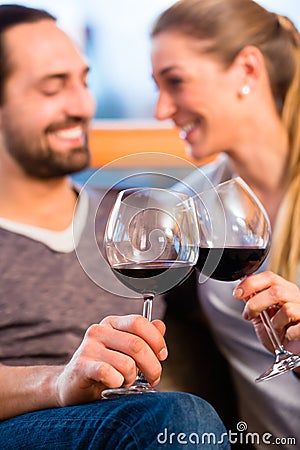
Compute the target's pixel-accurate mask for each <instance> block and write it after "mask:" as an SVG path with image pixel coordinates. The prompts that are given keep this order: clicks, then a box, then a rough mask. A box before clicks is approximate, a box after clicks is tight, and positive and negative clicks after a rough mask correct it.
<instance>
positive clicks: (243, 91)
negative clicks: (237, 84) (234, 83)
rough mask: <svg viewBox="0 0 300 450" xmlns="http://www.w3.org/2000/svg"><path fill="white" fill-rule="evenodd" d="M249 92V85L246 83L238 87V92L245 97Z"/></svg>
mask: <svg viewBox="0 0 300 450" xmlns="http://www.w3.org/2000/svg"><path fill="white" fill-rule="evenodd" d="M250 92H251V88H250V86H248V84H244V85H243V86H242V87H241V89H240V94H241V95H242V96H243V97H245V96H246V95H249V94H250Z"/></svg>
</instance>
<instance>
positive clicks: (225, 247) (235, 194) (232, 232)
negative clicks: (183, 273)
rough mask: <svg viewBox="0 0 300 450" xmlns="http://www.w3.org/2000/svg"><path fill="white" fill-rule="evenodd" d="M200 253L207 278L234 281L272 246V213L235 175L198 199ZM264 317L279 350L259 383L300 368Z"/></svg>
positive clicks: (298, 359)
mask: <svg viewBox="0 0 300 450" xmlns="http://www.w3.org/2000/svg"><path fill="white" fill-rule="evenodd" d="M195 201H196V204H197V211H198V216H199V222H200V225H199V230H200V250H199V259H198V262H197V265H196V267H197V268H198V270H199V271H200V272H201V274H202V275H204V276H207V277H210V278H214V279H216V280H220V281H234V280H238V279H240V278H243V277H245V276H249V275H251V274H252V273H253V272H255V271H256V270H257V269H258V268H259V267H260V266H261V264H262V263H263V261H264V260H265V258H266V256H267V254H268V251H269V248H270V245H271V226H270V222H269V218H268V216H267V213H266V211H265V209H264V207H263V206H262V204H261V202H260V201H259V200H258V198H257V197H256V195H255V194H254V193H253V191H252V190H251V189H250V187H249V186H248V185H247V184H246V183H245V182H244V181H243V180H242V179H241V178H240V177H236V178H233V179H231V180H229V181H225V182H224V183H220V184H219V185H217V186H215V187H214V188H211V189H208V190H207V191H204V192H202V193H201V194H199V195H198V196H196V197H195ZM260 318H261V320H262V322H263V324H264V326H265V329H266V331H267V333H268V336H269V339H270V341H271V343H272V345H273V347H274V353H275V361H274V364H273V365H272V366H271V367H270V368H269V369H267V370H266V371H265V372H264V373H263V374H261V375H260V376H259V377H258V378H257V379H256V381H264V380H268V379H270V378H274V377H275V376H278V375H281V374H283V373H285V372H287V371H289V370H293V369H295V368H296V367H299V366H300V356H299V355H295V354H293V353H291V352H289V351H287V350H286V349H285V348H284V347H283V345H282V343H281V341H280V339H279V336H278V334H277V332H276V330H275V329H274V327H273V324H272V321H271V319H270V317H269V315H268V312H267V311H263V312H262V313H261V314H260Z"/></svg>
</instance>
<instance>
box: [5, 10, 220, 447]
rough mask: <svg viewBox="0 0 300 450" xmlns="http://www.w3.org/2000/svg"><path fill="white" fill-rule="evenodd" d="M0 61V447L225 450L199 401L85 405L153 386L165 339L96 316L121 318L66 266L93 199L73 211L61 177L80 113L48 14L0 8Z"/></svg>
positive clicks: (75, 63)
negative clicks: (140, 379)
mask: <svg viewBox="0 0 300 450" xmlns="http://www.w3.org/2000/svg"><path fill="white" fill-rule="evenodd" d="M0 51H1V55H0V58H1V66H0V102H1V104H0V218H1V219H0V241H1V263H0V270H1V291H0V303H1V316H0V362H1V365H0V419H1V422H0V435H1V446H2V447H3V448H5V449H17V448H47V449H54V448H55V449H67V448H72V449H76V448H90V449H92V448H97V449H98V448H108V449H110V448H111V449H117V448H138V449H146V448H155V447H156V446H158V445H161V444H162V443H164V444H165V443H167V444H168V443H170V440H171V441H172V442H171V443H172V445H173V446H172V448H181V446H182V444H181V443H179V440H181V441H182V439H183V435H182V433H184V434H185V438H184V439H188V436H190V435H191V433H194V437H193V439H195V438H198V439H200V440H201V436H202V434H203V433H213V435H214V437H215V439H216V438H217V439H218V440H219V442H220V443H219V444H217V448H228V441H227V440H226V438H225V437H224V436H223V437H222V433H223V432H224V427H223V424H222V423H221V421H220V419H219V418H218V416H217V415H216V413H215V411H214V410H213V409H212V408H211V407H210V405H208V404H207V403H205V402H204V401H203V400H201V399H200V398H197V397H194V396H191V395H188V394H175V393H156V394H149V395H146V394H145V395H142V396H140V395H131V396H129V397H127V398H126V400H125V399H124V398H116V399H111V400H102V401H100V402H99V401H98V402H95V401H96V400H99V399H100V398H101V392H102V390H103V389H104V388H106V387H119V386H121V385H124V386H129V385H131V384H132V383H133V382H134V380H135V377H136V373H137V368H139V369H141V370H142V371H143V373H144V374H145V376H146V378H147V379H148V381H149V382H150V383H151V384H152V385H153V386H156V385H157V384H158V382H159V378H160V374H161V364H160V362H161V361H163V360H164V359H165V358H166V356H167V349H166V345H165V341H164V338H163V335H164V332H165V327H164V324H163V323H162V322H161V321H159V320H156V321H153V322H152V323H150V322H148V321H147V320H146V319H144V318H143V317H141V316H139V315H127V316H119V317H117V316H108V317H106V316H107V314H111V313H113V312H115V311H117V312H122V314H125V313H127V312H132V311H133V303H134V302H132V301H126V300H125V299H124V298H120V297H118V296H115V295H113V294H110V293H109V292H107V291H104V290H102V289H101V287H100V286H99V285H97V283H95V282H94V281H93V276H92V277H91V276H90V274H88V273H86V271H85V270H83V269H84V268H85V267H82V261H79V260H78V259H77V253H76V250H77V248H79V247H80V246H81V247H83V248H85V249H86V250H87V251H86V252H85V254H86V253H87V254H88V255H89V251H88V249H89V239H88V236H87V233H86V232H85V228H86V226H87V224H88V223H90V222H91V221H93V220H96V218H95V217H94V216H93V215H91V213H90V211H94V210H93V207H92V205H93V204H94V202H95V199H94V198H93V197H92V196H90V197H86V196H82V197H80V200H79V201H78V191H77V190H76V187H75V186H73V184H72V183H71V181H70V179H69V177H68V175H69V174H71V173H73V172H76V171H78V170H81V169H83V168H85V167H86V166H87V165H88V162H89V151H88V143H87V134H88V126H89V122H90V119H91V118H92V116H93V113H94V101H93V99H92V98H91V96H90V93H89V92H88V88H87V76H88V66H87V65H86V62H85V61H84V58H83V57H82V55H81V54H80V53H79V52H78V50H77V49H76V48H75V47H74V45H73V43H72V42H71V40H70V39H69V38H68V37H67V36H66V35H65V33H63V31H62V30H60V29H59V28H58V27H57V25H56V23H55V19H54V18H53V17H52V16H51V15H49V14H48V13H47V12H45V11H40V10H37V9H32V8H26V7H23V6H18V5H2V6H0ZM103 209H105V208H103ZM74 210H75V215H74V219H73V214H74ZM105 220H106V218H105V217H103V216H101V214H100V217H99V221H100V222H101V221H102V222H101V223H102V225H103V224H104V223H105ZM74 223H79V225H78V227H75V228H76V240H75V241H76V244H74V242H73V235H72V224H74ZM101 223H100V225H101ZM100 225H99V227H100V228H101V226H100ZM99 243H100V244H101V238H99ZM91 257H92V259H91V261H88V264H90V266H91V267H92V266H93V256H91ZM100 261H101V259H100ZM83 266H85V263H84V264H83ZM102 269H103V270H104V267H101V266H100V265H99V267H96V271H98V272H102ZM139 306H140V302H138V307H139ZM99 322H100V323H99ZM180 433H181V434H180ZM195 434H196V437H195ZM176 439H177V440H176ZM209 442H210V441H209ZM215 447H216V445H214V448H215ZM203 448H211V445H210V444H207V446H204V447H203Z"/></svg>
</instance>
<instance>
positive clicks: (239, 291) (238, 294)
mask: <svg viewBox="0 0 300 450" xmlns="http://www.w3.org/2000/svg"><path fill="white" fill-rule="evenodd" d="M243 293H244V291H243V289H242V288H240V287H237V288H235V289H233V292H232V295H233V296H234V297H236V298H241V297H243Z"/></svg>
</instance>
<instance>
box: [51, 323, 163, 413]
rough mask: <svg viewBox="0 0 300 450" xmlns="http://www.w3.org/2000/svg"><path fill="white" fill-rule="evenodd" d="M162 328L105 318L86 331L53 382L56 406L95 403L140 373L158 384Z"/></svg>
mask: <svg viewBox="0 0 300 450" xmlns="http://www.w3.org/2000/svg"><path fill="white" fill-rule="evenodd" d="M164 333H165V325H164V324H163V322H161V321H159V320H156V321H153V322H149V321H148V320H147V319H145V318H144V317H142V316H138V315H129V316H109V317H107V318H105V319H104V320H102V321H101V322H100V324H95V325H92V326H90V327H89V329H88V330H87V332H86V334H85V336H84V339H83V341H82V343H81V345H80V347H79V348H78V349H77V351H76V352H75V353H74V355H73V357H72V359H71V361H70V362H69V363H68V364H67V365H66V366H65V367H64V368H63V370H62V371H61V373H60V374H59V376H58V377H57V381H56V392H57V401H58V406H66V405H74V404H78V403H83V402H87V401H93V400H97V399H98V400H99V399H100V398H101V392H102V390H103V389H105V388H107V387H109V388H117V387H120V386H130V385H131V384H132V383H133V382H134V381H135V378H136V375H137V371H138V369H140V370H141V371H142V372H143V374H144V375H145V377H146V378H147V380H148V381H149V383H150V384H151V385H152V386H155V385H157V384H158V382H159V380H160V375H161V364H160V361H163V360H164V359H166V357H167V348H166V344H165V340H164V338H163V336H164Z"/></svg>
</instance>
